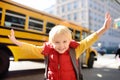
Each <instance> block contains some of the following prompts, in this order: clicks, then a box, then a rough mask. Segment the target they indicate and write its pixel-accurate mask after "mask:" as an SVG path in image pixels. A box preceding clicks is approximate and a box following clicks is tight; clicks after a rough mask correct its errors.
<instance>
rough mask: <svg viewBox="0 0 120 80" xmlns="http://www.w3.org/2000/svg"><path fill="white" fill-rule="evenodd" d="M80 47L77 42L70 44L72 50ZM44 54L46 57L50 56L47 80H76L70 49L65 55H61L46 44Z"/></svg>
mask: <svg viewBox="0 0 120 80" xmlns="http://www.w3.org/2000/svg"><path fill="white" fill-rule="evenodd" d="M78 45H79V44H78V43H76V42H75V41H72V42H71V43H70V47H72V48H76V47H77V46H78ZM43 54H44V55H45V56H48V55H49V56H48V59H49V62H48V63H49V64H48V73H47V74H48V75H47V78H48V79H47V80H76V75H75V71H74V68H73V65H72V62H71V58H70V55H69V49H68V50H67V51H66V52H65V53H64V54H59V53H58V52H57V51H55V50H54V49H53V48H52V46H51V45H50V44H49V43H46V44H45V47H44V50H43Z"/></svg>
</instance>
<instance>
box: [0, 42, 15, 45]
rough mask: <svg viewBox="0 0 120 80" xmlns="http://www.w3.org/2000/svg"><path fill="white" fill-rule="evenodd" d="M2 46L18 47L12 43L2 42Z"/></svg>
mask: <svg viewBox="0 0 120 80" xmlns="http://www.w3.org/2000/svg"><path fill="white" fill-rule="evenodd" d="M0 45H1V46H2V45H7V46H17V45H15V44H12V43H1V42H0Z"/></svg>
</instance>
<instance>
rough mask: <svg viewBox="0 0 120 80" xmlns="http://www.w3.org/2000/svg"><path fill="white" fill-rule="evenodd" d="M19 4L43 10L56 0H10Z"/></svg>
mask: <svg viewBox="0 0 120 80" xmlns="http://www.w3.org/2000/svg"><path fill="white" fill-rule="evenodd" d="M12 1H15V2H18V3H20V4H23V5H26V6H29V7H32V8H35V9H38V10H44V9H47V8H49V7H50V6H52V5H53V4H55V1H56V0H12Z"/></svg>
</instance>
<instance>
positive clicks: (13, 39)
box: [8, 29, 22, 46]
mask: <svg viewBox="0 0 120 80" xmlns="http://www.w3.org/2000/svg"><path fill="white" fill-rule="evenodd" d="M8 38H9V39H10V40H11V41H12V42H13V43H14V44H16V45H18V46H21V45H22V42H19V41H18V40H17V39H16V38H15V34H14V30H13V29H11V32H10V35H8Z"/></svg>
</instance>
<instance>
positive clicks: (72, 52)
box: [69, 48, 83, 80]
mask: <svg viewBox="0 0 120 80" xmlns="http://www.w3.org/2000/svg"><path fill="white" fill-rule="evenodd" d="M69 54H70V58H71V61H72V64H73V67H74V70H75V73H76V77H77V80H83V76H82V74H81V63H80V59H78V65H77V60H76V52H75V49H74V48H70V52H69Z"/></svg>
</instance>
